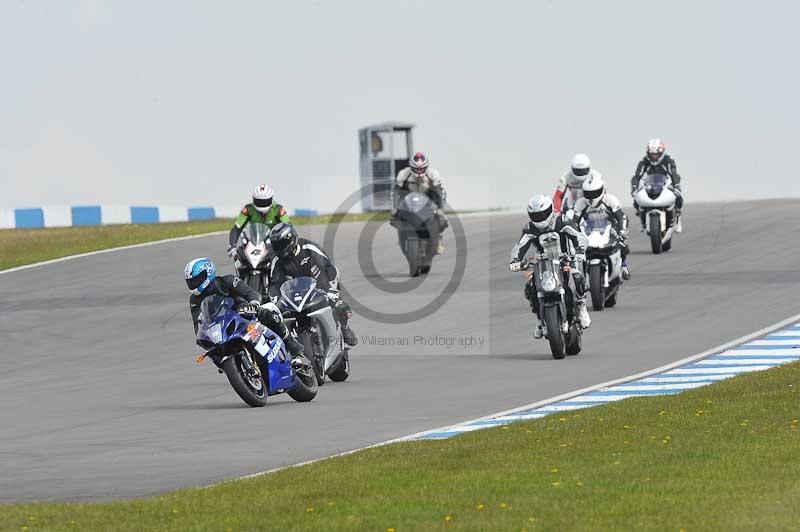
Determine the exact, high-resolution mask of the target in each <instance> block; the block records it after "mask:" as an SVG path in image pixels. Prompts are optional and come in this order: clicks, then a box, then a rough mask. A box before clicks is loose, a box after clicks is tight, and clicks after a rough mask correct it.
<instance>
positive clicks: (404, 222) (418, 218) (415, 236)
mask: <svg viewBox="0 0 800 532" xmlns="http://www.w3.org/2000/svg"><path fill="white" fill-rule="evenodd" d="M390 223H391V225H392V226H393V227H395V228H396V229H397V236H398V238H399V240H400V249H402V250H403V254H404V255H405V257H406V260H407V261H408V271H409V274H410V275H411V277H417V276H418V275H420V274H426V273H428V272H429V271H430V270H431V264H432V262H433V257H434V256H435V255H436V245H437V240H436V239H437V238H438V237H439V219H438V217H437V215H436V204H435V203H433V201H431V199H430V198H429V197H428V196H426V195H425V194H420V193H419V192H409V193H407V194H406V195H405V196H403V197H402V198H401V199H400V201H399V202H398V205H397V213H396V214H395V216H394V217H393V218H392V221H391V222H390Z"/></svg>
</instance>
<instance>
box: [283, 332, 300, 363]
mask: <svg viewBox="0 0 800 532" xmlns="http://www.w3.org/2000/svg"><path fill="white" fill-rule="evenodd" d="M283 343H285V344H286V349H288V350H289V354H290V355H291V356H292V358H293V359H295V358H299V357H301V356H303V353H304V349H303V344H301V343H300V342H298V341H297V339H296V338H295V337H294V336H292V335H291V334H288V335H286V337H285V338H284V339H283Z"/></svg>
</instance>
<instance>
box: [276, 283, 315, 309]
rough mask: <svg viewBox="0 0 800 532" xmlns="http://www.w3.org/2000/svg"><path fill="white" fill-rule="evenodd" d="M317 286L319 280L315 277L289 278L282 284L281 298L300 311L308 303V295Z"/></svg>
mask: <svg viewBox="0 0 800 532" xmlns="http://www.w3.org/2000/svg"><path fill="white" fill-rule="evenodd" d="M316 287H317V281H316V279H314V278H313V277H295V278H294V279H289V280H288V281H285V282H284V283H283V284H282V285H281V299H282V300H284V301H286V302H287V303H289V304H290V305H291V306H293V307H294V308H295V310H298V311H299V310H300V309H302V308H303V305H304V304H305V303H306V299H307V297H308V296H310V293H311V292H312V291H313V290H314V289H315V288H316Z"/></svg>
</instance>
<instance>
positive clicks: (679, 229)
mask: <svg viewBox="0 0 800 532" xmlns="http://www.w3.org/2000/svg"><path fill="white" fill-rule="evenodd" d="M676 216H677V220H676V221H675V232H676V233H683V224H682V223H681V218H682V216H681V211H678V212H677V213H676Z"/></svg>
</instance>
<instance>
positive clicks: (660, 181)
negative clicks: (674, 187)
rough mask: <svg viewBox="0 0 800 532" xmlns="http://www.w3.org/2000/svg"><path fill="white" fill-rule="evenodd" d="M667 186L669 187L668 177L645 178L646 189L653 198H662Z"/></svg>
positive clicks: (658, 175) (657, 175)
mask: <svg viewBox="0 0 800 532" xmlns="http://www.w3.org/2000/svg"><path fill="white" fill-rule="evenodd" d="M665 186H667V176H665V175H663V174H649V175H646V176H645V178H644V189H645V190H646V191H647V195H648V196H650V197H651V198H657V197H658V196H660V195H661V192H662V191H663V190H664V187H665Z"/></svg>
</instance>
